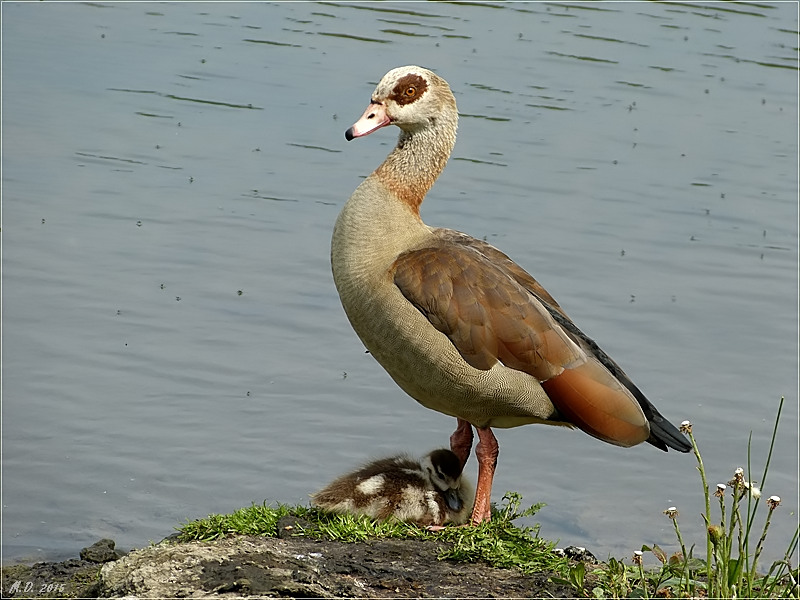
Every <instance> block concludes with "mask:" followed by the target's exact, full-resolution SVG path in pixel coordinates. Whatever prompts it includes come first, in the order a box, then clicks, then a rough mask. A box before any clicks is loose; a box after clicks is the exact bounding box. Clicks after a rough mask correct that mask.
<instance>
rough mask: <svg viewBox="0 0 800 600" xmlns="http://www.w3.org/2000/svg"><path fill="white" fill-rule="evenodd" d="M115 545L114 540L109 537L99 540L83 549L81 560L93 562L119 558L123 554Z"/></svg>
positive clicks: (104, 561)
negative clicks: (115, 548)
mask: <svg viewBox="0 0 800 600" xmlns="http://www.w3.org/2000/svg"><path fill="white" fill-rule="evenodd" d="M115 545H116V544H115V542H114V540H109V539H108V538H103V539H102V540H98V541H96V542H95V543H94V544H92V545H91V546H88V547H86V548H84V549H83V550H81V554H80V556H81V560H85V561H87V562H92V563H107V562H111V561H112V560H117V559H118V558H120V557H121V556H122V554H121V553H119V552H117V551H116V550H114V546H115Z"/></svg>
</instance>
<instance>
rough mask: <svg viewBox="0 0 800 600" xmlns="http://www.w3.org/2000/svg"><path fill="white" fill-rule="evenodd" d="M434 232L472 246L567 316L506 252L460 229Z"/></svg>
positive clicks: (539, 297)
mask: <svg viewBox="0 0 800 600" xmlns="http://www.w3.org/2000/svg"><path fill="white" fill-rule="evenodd" d="M436 233H437V234H438V235H439V237H440V239H441V240H442V241H445V242H448V243H454V244H459V245H462V246H468V247H470V248H474V249H475V250H477V251H478V252H480V253H481V254H483V255H484V256H485V257H486V258H488V259H489V260H491V261H492V264H494V265H495V266H496V267H498V268H500V269H503V270H504V271H505V272H506V273H507V274H508V275H509V277H511V278H513V279H514V280H515V281H516V282H517V283H519V284H520V285H521V286H522V287H524V288H525V289H527V290H528V291H529V292H531V293H532V294H533V295H534V296H536V297H537V298H538V299H539V300H540V301H541V302H543V303H544V304H548V305H550V307H552V308H553V309H555V310H556V311H557V312H559V313H561V314H562V315H563V316H564V317H566V316H567V313H565V312H564V309H562V308H561V306H559V304H558V302H556V300H555V298H553V297H552V296H551V295H550V293H549V292H548V291H547V290H546V289H544V287H543V286H542V284H541V283H539V282H538V281H536V279H534V278H533V276H532V275H531V274H530V273H528V272H527V271H526V270H525V269H523V268H522V267H520V266H519V265H518V264H517V263H515V262H514V261H513V260H511V259H510V258H509V257H508V255H507V254H505V253H504V252H502V251H500V250H498V249H497V248H495V247H494V246H492V245H491V244H490V243H488V242H484V241H483V240H479V239H477V238H474V237H472V236H469V235H467V234H466V233H461V232H460V231H455V230H453V229H436ZM567 318H569V317H567Z"/></svg>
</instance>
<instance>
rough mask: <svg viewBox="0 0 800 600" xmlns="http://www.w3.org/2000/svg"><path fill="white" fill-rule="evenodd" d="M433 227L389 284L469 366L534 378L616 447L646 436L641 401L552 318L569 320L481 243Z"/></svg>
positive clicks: (572, 417) (565, 413) (566, 413)
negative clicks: (431, 237)
mask: <svg viewBox="0 0 800 600" xmlns="http://www.w3.org/2000/svg"><path fill="white" fill-rule="evenodd" d="M437 232H439V233H440V241H439V243H438V244H436V245H434V246H431V247H428V248H422V249H418V250H413V251H409V252H405V253H403V254H402V255H400V257H399V258H398V259H397V261H395V264H394V282H395V285H397V287H398V288H399V289H400V291H401V292H402V294H403V295H404V296H405V297H406V298H407V299H408V300H409V302H411V303H412V304H413V305H414V306H416V307H417V309H418V310H419V311H420V312H422V314H424V315H425V316H426V317H427V318H428V320H429V321H430V322H431V324H432V325H433V326H434V327H435V328H436V329H438V330H439V331H441V332H442V333H444V334H445V335H446V336H447V337H448V338H450V340H451V341H452V343H453V345H454V346H455V347H456V349H457V350H458V351H459V353H460V354H461V356H462V357H463V358H464V360H465V361H466V362H467V363H469V364H470V365H472V366H473V367H475V368H477V369H490V368H491V367H492V366H493V365H494V364H496V363H497V362H498V361H500V362H502V363H503V364H504V365H506V366H507V367H509V368H512V369H516V370H519V371H523V372H525V373H528V374H529V375H532V376H534V377H536V379H537V380H538V381H540V382H542V387H543V388H544V389H545V391H546V392H547V395H548V396H549V397H550V399H551V401H552V402H553V404H554V406H555V407H556V408H557V409H558V411H559V413H560V414H561V416H562V417H563V418H564V420H565V421H568V422H571V423H573V424H575V425H577V426H578V427H580V428H581V429H583V430H584V431H586V432H587V433H589V434H590V435H594V436H596V437H598V438H600V439H603V440H605V441H607V442H610V443H613V444H618V445H622V446H630V445H635V444H638V443H640V442H642V441H644V440H645V439H647V437H648V435H649V427H648V424H647V419H646V418H645V416H644V414H643V412H642V409H641V408H640V406H639V403H638V402H637V401H636V399H635V398H634V397H633V396H632V395H631V393H630V392H629V391H628V390H627V389H626V388H625V387H624V386H623V385H622V384H621V383H620V381H619V380H618V379H617V378H616V377H614V376H613V375H612V374H611V373H610V372H609V370H608V369H607V368H606V367H604V366H603V365H602V364H601V363H600V362H598V360H597V359H596V358H595V357H594V356H593V355H592V353H591V352H590V351H587V350H589V349H588V348H587V347H586V345H585V344H581V343H580V341H579V340H577V339H576V336H575V332H574V331H573V332H568V331H567V330H566V329H565V328H564V327H562V325H561V324H559V322H557V321H556V320H555V319H554V316H555V317H557V318H558V321H560V322H565V321H568V317H566V315H565V314H564V312H563V310H562V309H561V308H560V307H559V306H558V304H557V303H556V301H555V300H554V299H553V298H552V296H550V295H549V294H548V293H547V292H546V291H545V290H544V288H542V286H541V285H540V284H539V283H538V282H537V281H536V280H535V279H534V278H533V277H531V276H530V275H528V274H527V273H526V272H525V271H524V270H523V269H522V268H520V267H519V266H518V265H516V264H515V263H514V262H513V261H512V260H511V259H510V258H508V257H507V256H506V255H505V254H503V253H502V252H500V251H499V250H497V249H495V248H494V247H493V246H491V245H489V244H487V243H485V242H480V241H479V240H475V239H474V238H470V237H469V236H466V235H464V234H460V233H458V232H449V231H447V230H437ZM554 313H555V314H554ZM569 323H570V328H572V329H574V330H575V331H578V330H577V328H576V327H574V325H573V324H572V323H571V321H570V322H569Z"/></svg>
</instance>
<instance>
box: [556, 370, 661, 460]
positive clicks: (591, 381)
mask: <svg viewBox="0 0 800 600" xmlns="http://www.w3.org/2000/svg"><path fill="white" fill-rule="evenodd" d="M541 385H542V387H543V388H544V390H545V392H547V396H548V397H549V398H550V401H551V402H552V403H553V405H554V406H555V407H556V409H557V410H558V412H559V413H561V415H562V416H563V417H564V420H566V421H569V422H570V423H573V424H574V425H577V426H578V427H579V428H580V429H582V430H583V431H585V432H586V433H588V434H589V435H592V436H594V437H596V438H598V439H601V440H603V441H605V442H609V443H610V444H615V445H617V446H624V447H626V448H627V447H629V446H635V445H636V444H640V443H641V442H643V441H645V440H646V439H647V438H648V436H649V435H650V427H649V426H648V424H647V419H646V418H645V416H644V413H643V412H642V409H641V408H640V407H639V404H638V403H637V402H636V400H635V399H634V398H633V396H631V394H630V393H629V392H628V391H627V390H626V389H625V388H623V387H622V386H621V385H620V384H619V382H618V381H617V380H616V379H615V378H614V377H613V376H612V375H611V374H610V373H609V372H608V371H607V370H606V369H605V368H603V366H602V365H600V364H599V363H598V362H596V361H594V360H591V361H589V362H587V363H585V364H582V365H580V366H578V367H575V368H571V369H565V370H564V371H562V372H561V374H560V375H557V376H556V377H553V378H551V379H548V380H547V381H543V382H542V383H541Z"/></svg>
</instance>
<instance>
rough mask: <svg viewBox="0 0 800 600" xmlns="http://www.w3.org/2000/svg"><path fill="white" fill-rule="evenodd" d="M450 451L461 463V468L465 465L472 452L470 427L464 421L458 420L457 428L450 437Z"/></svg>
mask: <svg viewBox="0 0 800 600" xmlns="http://www.w3.org/2000/svg"><path fill="white" fill-rule="evenodd" d="M450 450H452V451H453V453H454V454H455V455H456V456H457V457H458V460H460V461H461V468H462V469H463V468H464V465H466V464H467V460H469V453H470V452H471V451H472V425H470V424H469V422H468V421H465V420H464V419H458V427H457V428H456V430H455V431H454V432H453V435H451V436H450Z"/></svg>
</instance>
